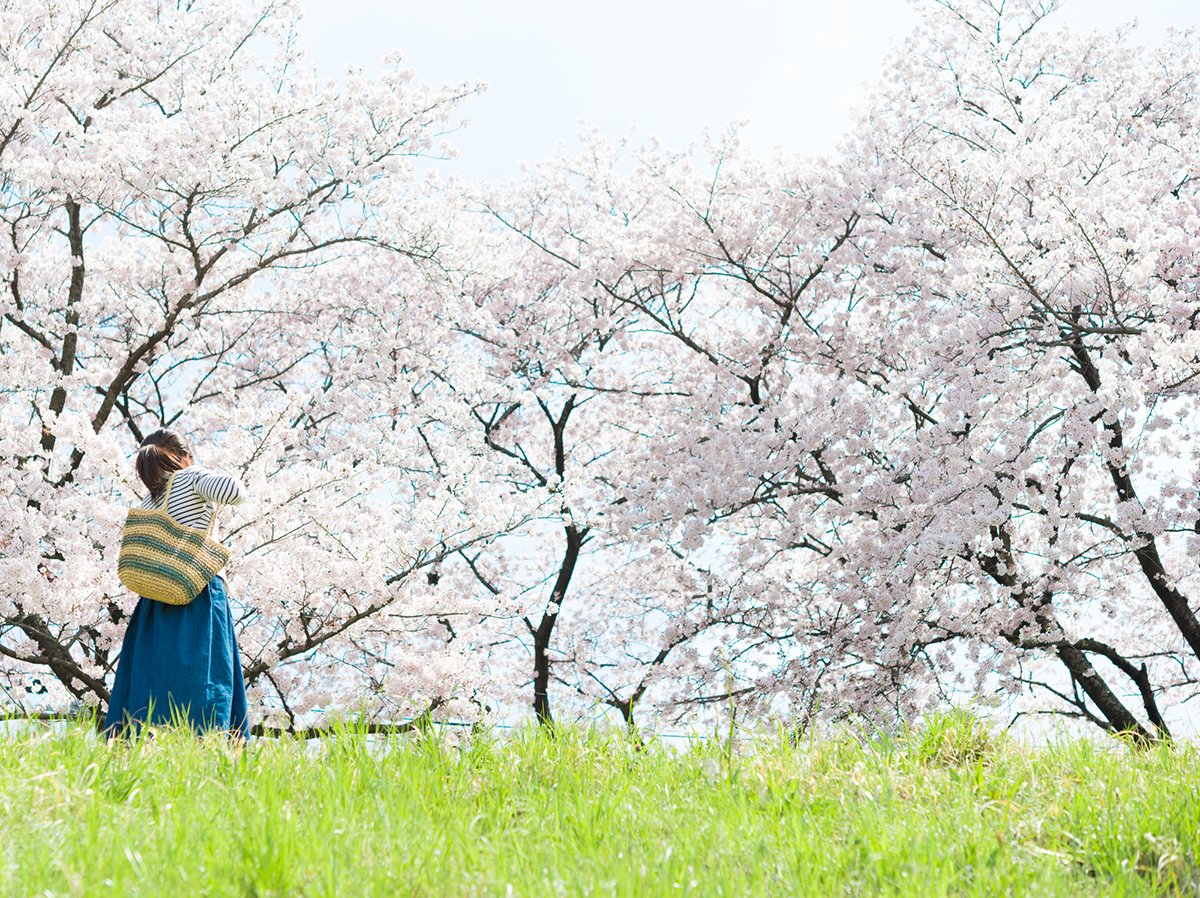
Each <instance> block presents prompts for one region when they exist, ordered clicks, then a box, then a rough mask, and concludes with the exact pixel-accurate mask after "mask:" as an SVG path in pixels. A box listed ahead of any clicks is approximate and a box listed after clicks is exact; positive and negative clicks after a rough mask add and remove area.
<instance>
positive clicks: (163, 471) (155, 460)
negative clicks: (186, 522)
mask: <svg viewBox="0 0 1200 898" xmlns="http://www.w3.org/2000/svg"><path fill="white" fill-rule="evenodd" d="M190 455H191V452H189V451H188V447H187V443H185V442H184V441H183V439H182V438H181V437H180V436H179V434H177V433H175V432H174V431H171V430H156V431H154V433H152V434H150V435H149V436H148V437H146V439H144V440H142V445H141V447H140V448H139V449H138V454H137V472H138V477H140V478H142V483H144V484H146V489H148V490H150V495H151V496H153V497H154V498H155V499H157V498H159V497H160V496H161V495H162V492H163V490H164V489H165V488H166V486H167V478H168V477H170V476H171V475H172V474H173V473H174V472H175V471H178V470H180V469H182V468H184V467H186V466H187V465H186V462H187V460H188V457H189V456H190Z"/></svg>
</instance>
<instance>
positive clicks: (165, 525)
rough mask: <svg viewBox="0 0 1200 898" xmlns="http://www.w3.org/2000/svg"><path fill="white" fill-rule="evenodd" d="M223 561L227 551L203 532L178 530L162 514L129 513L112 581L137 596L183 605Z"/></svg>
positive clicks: (179, 527)
mask: <svg viewBox="0 0 1200 898" xmlns="http://www.w3.org/2000/svg"><path fill="white" fill-rule="evenodd" d="M163 504H164V506H165V504H166V503H165V502H164V503H163ZM228 561H229V550H228V549H227V548H225V547H224V546H223V545H221V544H220V543H219V542H217V541H216V540H214V539H212V538H211V537H210V536H209V535H208V533H207V532H206V531H204V530H201V529H199V528H198V527H186V526H184V525H182V524H180V523H179V522H177V521H176V520H175V519H174V518H172V517H171V516H170V515H169V514H167V512H166V510H165V508H131V509H130V510H129V515H128V517H127V518H126V519H125V528H124V530H123V531H122V534H121V552H120V555H119V556H118V559H117V576H118V577H119V578H120V579H121V582H122V583H124V584H125V585H126V586H127V587H128V588H129V589H131V590H132V591H133V592H135V593H137V594H138V595H140V596H145V597H146V598H148V599H154V600H156V601H159V602H165V603H167V604H168V605H186V604H188V603H189V602H190V601H192V599H194V598H196V596H198V595H199V594H200V592H201V590H203V589H204V587H205V586H207V585H208V581H209V580H211V579H212V578H213V577H215V576H216V575H217V574H218V573H220V571H221V569H222V568H224V567H225V565H226V563H227V562H228Z"/></svg>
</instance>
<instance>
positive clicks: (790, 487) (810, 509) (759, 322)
mask: <svg viewBox="0 0 1200 898" xmlns="http://www.w3.org/2000/svg"><path fill="white" fill-rule="evenodd" d="M1052 12H1053V8H1052V5H1041V4H992V3H988V2H976V3H962V4H952V3H946V4H934V5H931V7H930V8H929V10H928V15H927V18H926V24H925V26H924V28H923V29H922V31H921V32H920V33H919V34H918V35H917V37H916V39H915V40H914V41H913V42H911V43H909V44H906V45H905V47H904V48H903V50H902V51H900V52H898V54H897V55H896V57H895V59H894V60H893V62H892V63H891V66H890V68H889V70H888V74H887V77H886V78H885V81H884V82H883V84H882V85H881V86H880V87H878V88H877V90H876V92H875V94H874V95H873V97H872V98H871V100H870V102H869V105H868V108H867V109H866V111H865V113H864V116H863V120H862V124H861V126H860V127H859V128H858V130H857V131H856V133H855V134H854V135H852V138H851V139H850V140H849V141H848V142H847V144H846V146H845V148H844V152H843V158H842V159H841V160H839V164H838V165H836V166H833V165H830V164H816V165H814V164H811V163H803V162H801V161H797V160H792V159H788V158H786V157H781V158H779V159H777V160H774V161H772V162H766V161H763V160H755V159H747V158H745V157H744V155H741V154H738V153H737V152H736V149H735V147H734V146H732V145H730V144H729V143H728V142H726V143H718V144H717V145H716V146H715V147H714V148H713V150H712V155H711V159H710V160H708V161H709V163H710V164H709V167H708V169H707V173H706V174H700V173H698V172H697V171H696V170H695V165H694V164H693V161H692V160H691V159H689V158H687V157H677V158H674V159H671V158H665V157H663V156H662V155H661V154H648V155H647V158H646V159H645V161H644V164H643V166H642V168H641V170H640V171H639V172H638V174H637V175H636V176H635V177H636V179H637V180H636V186H635V187H633V188H631V189H630V192H629V193H630V196H631V197H636V198H637V203H638V204H639V205H641V204H645V203H647V202H650V203H655V202H657V203H658V204H659V211H658V212H657V213H655V214H657V215H658V216H659V223H658V224H657V225H656V226H655V227H654V228H653V229H652V231H651V232H650V233H648V234H644V235H643V236H642V237H641V238H640V241H639V240H638V239H634V240H633V241H632V242H630V243H629V244H628V248H627V253H628V259H627V263H626V265H625V269H626V272H627V274H626V276H625V277H624V278H623V279H620V280H617V281H614V282H612V283H611V284H609V287H610V289H611V290H612V291H613V292H614V294H616V295H618V296H620V297H621V298H622V300H623V301H624V302H625V303H627V304H628V305H629V306H630V307H633V308H637V309H638V310H639V311H640V312H641V313H643V314H644V315H645V316H646V317H647V318H648V319H649V320H651V321H653V322H654V324H655V326H656V327H657V329H658V331H659V332H660V333H661V334H662V335H663V336H664V337H665V338H669V339H670V340H671V341H672V342H673V343H674V345H675V347H676V348H679V347H683V348H686V350H687V351H689V352H690V353H691V354H692V355H693V356H694V357H696V358H698V359H701V360H703V361H704V362H705V363H707V365H708V366H709V370H710V372H711V375H712V376H713V377H714V378H716V379H718V380H719V382H720V385H721V386H720V387H719V388H718V389H719V390H721V391H723V392H720V393H718V395H721V396H722V400H721V401H719V403H714V405H713V407H712V410H711V412H710V413H709V414H696V415H694V421H696V422H697V424H698V425H699V427H698V429H696V428H694V429H692V430H691V431H690V432H688V433H687V435H686V437H685V438H684V439H682V440H680V439H674V440H672V439H670V437H671V436H672V435H682V432H680V431H676V430H675V427H674V425H673V424H667V425H665V427H666V429H665V430H664V432H663V433H662V437H663V439H664V441H668V442H669V443H670V445H671V447H672V448H671V449H670V450H668V451H666V452H664V453H662V455H663V457H664V462H663V463H662V464H661V465H660V466H659V467H658V468H654V467H646V468H644V469H643V472H644V474H645V475H646V476H645V477H644V478H643V480H642V481H641V485H640V487H639V489H638V490H637V499H636V500H635V501H632V502H631V503H630V505H629V506H628V508H630V509H631V510H636V512H637V513H638V514H642V515H646V514H651V515H652V514H653V510H654V506H655V503H656V500H657V499H658V498H659V497H661V496H670V497H671V501H672V503H673V510H672V512H671V513H669V514H666V515H663V516H661V521H660V524H661V526H663V527H664V528H665V529H666V530H667V531H669V532H670V531H675V530H677V532H678V533H679V540H680V544H683V542H684V540H687V539H688V536H689V534H688V531H689V527H688V525H687V524H686V523H684V524H682V525H681V522H686V521H688V519H689V517H690V519H691V521H692V522H693V523H692V527H691V528H690V529H691V530H692V531H693V534H692V535H691V539H690V543H691V544H692V545H693V546H700V545H703V544H704V543H705V542H706V541H707V542H712V543H713V544H714V545H715V546H726V547H728V546H730V545H731V544H732V545H735V546H737V547H738V548H737V555H736V559H737V561H736V564H734V565H732V566H731V567H730V568H729V569H728V574H729V575H730V576H729V579H732V578H733V576H734V575H738V574H739V572H740V576H742V577H744V578H746V579H747V581H749V582H750V583H753V586H752V587H751V588H750V589H749V590H746V591H743V595H742V596H741V597H738V596H731V599H733V600H734V605H733V606H732V607H738V608H740V609H742V611H741V621H742V624H743V627H742V629H741V631H740V633H739V632H737V631H736V630H734V631H732V632H729V633H727V634H725V635H724V636H723V640H724V642H723V647H724V648H725V650H726V651H727V652H731V651H733V650H734V647H735V646H737V645H738V644H739V643H738V641H737V640H739V639H749V640H750V641H751V643H755V642H757V645H758V649H757V650H756V651H754V652H750V653H745V654H740V653H739V654H738V657H739V658H740V660H741V670H740V671H739V670H736V669H735V671H734V673H735V674H736V675H737V676H740V677H741V678H742V680H743V682H744V683H745V687H744V692H743V693H742V694H743V695H744V696H745V698H744V700H746V701H752V702H753V703H754V704H755V705H756V706H757V707H758V708H759V709H764V708H770V707H774V708H776V709H787V708H789V706H790V707H791V709H792V713H795V712H796V711H800V712H803V709H804V708H805V707H807V708H809V709H812V708H816V707H818V706H821V707H824V708H825V709H826V711H827V712H832V713H839V712H843V711H844V712H852V713H859V714H867V715H871V716H876V717H878V716H880V715H881V714H883V713H884V712H885V711H886V709H887V708H889V707H891V708H893V709H894V712H895V713H900V714H909V713H912V712H914V711H917V710H919V709H920V708H921V707H923V706H927V705H928V704H929V702H930V701H932V700H939V699H945V698H950V697H954V696H957V697H960V698H961V697H962V696H964V695H971V694H978V693H980V692H985V693H986V692H990V691H991V690H992V689H994V688H996V687H997V686H999V687H1002V688H1004V689H1007V690H1009V691H1017V692H1020V691H1021V690H1022V689H1023V688H1024V687H1030V688H1032V689H1033V690H1034V691H1035V692H1037V693H1040V696H1041V697H1040V698H1039V699H1038V700H1037V702H1036V703H1035V704H1032V705H1025V706H1023V707H1024V708H1026V709H1030V710H1055V711H1058V712H1064V711H1065V713H1068V714H1073V715H1076V716H1079V717H1081V718H1083V719H1085V720H1087V721H1090V722H1092V723H1095V724H1097V725H1099V726H1101V727H1102V728H1104V729H1108V730H1112V731H1125V732H1131V733H1133V734H1134V736H1135V738H1137V739H1140V740H1142V741H1152V740H1154V739H1157V738H1160V737H1163V736H1167V735H1169V732H1170V730H1169V727H1168V725H1167V721H1166V717H1165V714H1164V702H1166V703H1169V704H1174V703H1177V702H1179V701H1181V700H1183V699H1186V698H1188V697H1190V696H1191V695H1192V692H1191V684H1192V683H1193V682H1194V678H1195V669H1194V661H1195V650H1194V646H1193V645H1192V640H1191V637H1190V636H1189V634H1191V633H1192V630H1193V628H1194V612H1193V611H1192V603H1191V600H1190V599H1189V593H1190V592H1191V591H1194V590H1191V589H1190V584H1192V583H1193V581H1194V580H1195V576H1196V571H1195V563H1194V560H1189V559H1191V558H1192V557H1193V556H1194V548H1195V545H1194V540H1195V532H1196V531H1195V522H1196V518H1197V512H1196V495H1197V490H1196V480H1195V476H1194V472H1195V470H1196V465H1195V461H1196V458H1195V453H1194V449H1193V448H1192V446H1191V439H1190V431H1191V430H1192V429H1193V428H1192V425H1193V424H1194V421H1195V418H1194V412H1193V411H1192V407H1191V405H1190V404H1189V402H1188V399H1189V398H1190V395H1191V391H1192V390H1193V389H1194V380H1195V376H1196V372H1197V365H1198V361H1197V352H1196V340H1197V336H1196V332H1195V329H1196V297H1195V284H1194V281H1193V280H1191V274H1192V272H1193V270H1194V257H1193V255H1192V253H1193V245H1194V241H1193V239H1192V237H1191V235H1190V228H1189V227H1188V225H1187V222H1189V221H1194V220H1195V219H1194V209H1195V194H1194V191H1193V189H1192V176H1191V171H1192V170H1193V168H1194V166H1195V149H1196V147H1195V142H1194V141H1193V140H1192V139H1191V138H1190V135H1191V134H1193V133H1194V128H1193V120H1194V115H1195V111H1194V110H1195V93H1194V92H1195V74H1194V73H1195V71H1196V68H1195V65H1194V62H1195V56H1196V47H1195V40H1194V38H1193V37H1191V36H1188V35H1176V36H1174V37H1172V38H1171V39H1170V40H1169V42H1168V44H1167V45H1165V46H1164V47H1161V48H1158V49H1156V50H1145V49H1141V48H1138V47H1137V46H1136V45H1134V44H1133V43H1132V41H1131V40H1130V38H1129V35H1128V34H1127V33H1124V32H1118V33H1115V34H1088V35H1075V34H1071V33H1069V32H1063V31H1053V30H1051V27H1052V26H1051V23H1052V18H1051V13H1052ZM739 392H740V393H741V396H740V397H739V396H738V395H737V394H738V393H739ZM646 520H649V518H647V519H646ZM701 522H703V524H704V525H705V527H703V528H701V527H700V524H701ZM698 528H699V529H698ZM726 528H728V529H726ZM754 574H757V575H758V579H757V581H755V580H754V579H753V576H754ZM751 612H752V614H753V617H752V616H751V614H750V613H751ZM772 652H775V653H776V656H775V660H774V661H771V660H770V659H771V653H772ZM972 674H973V676H972ZM710 675H714V676H715V670H713V671H710ZM1047 697H1048V698H1050V699H1051V702H1052V703H1051V705H1050V706H1047V705H1046V701H1045V699H1046V698H1047ZM797 703H799V707H797Z"/></svg>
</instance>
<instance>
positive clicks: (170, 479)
mask: <svg viewBox="0 0 1200 898" xmlns="http://www.w3.org/2000/svg"><path fill="white" fill-rule="evenodd" d="M178 473H179V472H178V471H172V472H171V476H170V477H168V478H167V491H166V492H165V493H163V501H162V505H161V506H159V507H160V508H162V510H163V511H165V512H167V514H170V513H171V512H170V511H168V510H167V505H168V503H169V502H170V501H171V487H172V486H174V485H175V475H176V474H178Z"/></svg>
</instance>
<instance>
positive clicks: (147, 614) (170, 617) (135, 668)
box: [104, 576, 249, 738]
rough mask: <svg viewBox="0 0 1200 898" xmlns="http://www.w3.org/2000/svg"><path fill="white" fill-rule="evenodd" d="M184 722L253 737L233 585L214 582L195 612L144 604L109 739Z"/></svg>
mask: <svg viewBox="0 0 1200 898" xmlns="http://www.w3.org/2000/svg"><path fill="white" fill-rule="evenodd" d="M144 723H151V724H170V723H179V724H183V725H186V726H190V727H191V728H192V729H194V730H196V731H197V732H209V731H213V730H224V731H226V732H229V733H232V734H233V735H236V736H241V737H243V738H244V737H245V736H246V734H247V730H248V728H249V726H248V722H247V716H246V687H245V683H244V682H243V681H242V662H241V658H240V657H239V655H238V647H237V636H236V634H235V633H234V630H233V614H232V613H231V612H230V610H229V598H228V596H227V594H226V592H225V581H224V580H223V579H222V578H221V577H219V576H217V577H213V579H212V580H210V581H208V585H207V586H206V587H204V589H203V590H201V592H200V595H198V596H196V598H195V599H193V600H192V601H191V602H190V603H189V604H187V605H167V604H165V603H164V602H155V601H153V600H151V599H147V598H144V597H143V598H140V599H138V603H137V607H135V608H134V609H133V616H132V617H131V618H130V619H129V627H128V628H127V629H126V630H125V640H124V642H123V643H122V644H121V654H120V656H119V657H118V658H117V673H116V677H115V679H114V680H113V688H112V695H111V697H110V698H109V701H108V714H107V715H106V717H105V720H104V727H105V730H106V732H108V733H109V734H110V735H117V734H119V733H121V732H122V731H123V730H124V729H125V728H126V727H131V728H134V729H139V728H140V726H141V725H142V724H144Z"/></svg>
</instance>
